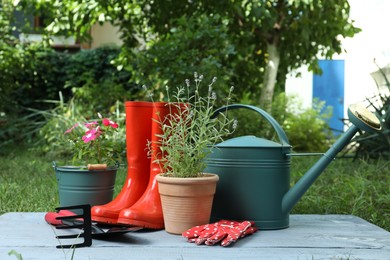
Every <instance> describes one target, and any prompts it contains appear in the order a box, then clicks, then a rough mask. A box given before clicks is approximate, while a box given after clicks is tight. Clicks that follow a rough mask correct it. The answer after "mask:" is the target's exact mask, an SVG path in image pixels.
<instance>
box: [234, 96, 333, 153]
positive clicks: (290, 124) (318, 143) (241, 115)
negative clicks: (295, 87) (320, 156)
mask: <svg viewBox="0 0 390 260" xmlns="http://www.w3.org/2000/svg"><path fill="white" fill-rule="evenodd" d="M240 102H241V103H244V104H251V105H254V106H256V104H253V103H252V102H251V100H250V99H245V98H244V99H242V100H241V101H240ZM229 114H230V117H235V118H237V119H238V126H237V129H236V131H235V133H234V134H233V136H232V137H235V136H241V135H255V136H258V137H262V138H265V139H270V140H273V141H275V142H277V143H280V140H279V138H278V136H277V134H276V132H275V130H274V129H273V128H272V126H271V124H270V123H269V122H268V121H266V120H265V119H264V118H263V117H262V116H261V115H259V114H258V113H256V112H254V111H250V110H246V109H239V110H236V111H231V112H229ZM270 114H271V116H272V117H273V118H275V120H276V121H277V122H278V123H279V124H280V125H281V127H282V128H283V130H284V131H285V132H286V135H287V137H288V139H289V143H290V145H292V149H293V151H294V152H325V151H326V150H327V149H328V148H329V147H330V144H332V143H333V140H334V136H333V134H332V131H331V130H330V127H329V125H328V123H327V120H328V119H329V118H330V117H331V115H332V111H331V109H330V107H325V103H324V102H320V101H318V100H314V101H313V107H312V108H304V107H303V106H302V104H301V102H300V100H299V98H298V97H295V96H289V97H286V95H285V94H284V93H281V94H279V95H278V96H277V97H276V98H275V101H274V103H273V105H272V112H271V113H270Z"/></svg>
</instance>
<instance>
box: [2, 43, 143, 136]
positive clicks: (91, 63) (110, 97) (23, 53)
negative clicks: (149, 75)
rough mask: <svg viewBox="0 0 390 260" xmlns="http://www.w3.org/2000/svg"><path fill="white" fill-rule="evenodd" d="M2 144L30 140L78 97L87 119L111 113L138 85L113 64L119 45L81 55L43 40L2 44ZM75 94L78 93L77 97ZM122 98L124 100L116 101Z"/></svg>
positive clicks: (76, 100)
mask: <svg viewBox="0 0 390 260" xmlns="http://www.w3.org/2000/svg"><path fill="white" fill-rule="evenodd" d="M0 46H2V47H3V49H2V51H0V58H1V59H2V60H4V62H2V63H1V64H0V89H1V90H2V91H1V94H0V95H1V96H0V97H1V100H2V102H0V142H1V143H3V142H5V141H7V142H9V141H11V140H14V141H17V140H21V141H22V140H23V141H31V140H32V138H33V137H35V133H36V131H37V130H38V129H39V128H40V127H41V126H42V125H44V124H45V120H46V117H45V116H44V114H45V113H50V112H49V111H50V110H51V109H54V110H56V104H57V101H56V100H58V99H59V95H61V99H63V100H62V101H61V102H65V103H66V102H67V101H69V100H71V99H72V98H74V102H77V103H80V105H81V106H80V107H79V110H80V113H83V114H85V115H86V116H87V117H92V116H94V115H96V112H101V113H104V114H108V113H112V112H113V111H114V110H115V109H116V105H117V104H119V106H121V105H123V101H125V100H130V99H132V98H133V96H135V95H136V93H137V92H138V90H139V88H138V86H137V85H135V84H133V83H131V81H130V79H131V75H130V74H129V72H127V71H118V70H117V69H116V67H115V66H114V65H113V64H112V63H111V61H112V60H113V59H115V58H116V57H117V56H118V54H119V51H120V50H119V49H118V48H114V47H105V48H99V49H93V50H83V51H80V52H78V53H76V54H69V53H60V52H56V51H54V50H52V49H49V48H46V47H45V46H44V45H42V44H28V45H23V44H19V43H16V44H14V45H13V46H11V45H0ZM73 96H74V97H73ZM117 101H119V103H117Z"/></svg>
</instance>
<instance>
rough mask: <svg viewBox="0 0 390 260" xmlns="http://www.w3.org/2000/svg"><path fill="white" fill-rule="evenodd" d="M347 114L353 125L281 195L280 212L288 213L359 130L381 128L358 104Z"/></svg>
mask: <svg viewBox="0 0 390 260" xmlns="http://www.w3.org/2000/svg"><path fill="white" fill-rule="evenodd" d="M348 116H349V119H350V121H351V122H352V123H353V125H352V126H351V127H350V128H349V129H348V130H347V131H346V132H345V133H344V134H343V135H342V136H341V137H340V138H339V139H338V140H337V141H336V143H334V144H333V146H332V147H331V148H330V149H329V150H328V151H327V152H326V153H325V154H324V155H323V156H322V157H321V158H320V160H318V161H317V162H316V163H315V164H314V165H313V166H312V167H311V168H310V169H309V170H308V171H307V172H306V173H305V174H304V175H303V176H302V178H301V179H300V180H299V181H298V182H297V183H296V184H295V185H294V186H293V187H292V188H291V189H289V191H288V192H287V193H286V194H285V195H284V196H283V199H282V212H283V213H288V212H289V211H290V210H291V209H292V208H293V207H294V205H295V204H296V203H297V202H298V201H299V199H300V198H301V197H302V196H303V194H304V193H305V192H306V191H307V190H308V189H309V187H310V186H311V185H312V184H313V182H314V181H315V180H316V179H317V178H318V177H319V176H320V175H321V173H322V172H323V171H324V170H325V168H326V167H327V166H328V165H329V163H331V162H332V161H333V159H334V158H335V157H336V155H337V154H338V153H339V152H340V151H341V150H342V149H343V148H344V147H345V146H346V145H348V143H349V142H350V140H351V139H352V138H353V136H354V135H355V134H356V133H357V132H358V131H359V129H361V130H364V131H371V132H372V131H379V130H381V125H380V121H379V120H378V118H377V117H376V116H375V115H374V114H372V113H371V112H369V111H368V110H366V109H365V108H364V107H361V106H359V105H351V106H350V107H349V108H348Z"/></svg>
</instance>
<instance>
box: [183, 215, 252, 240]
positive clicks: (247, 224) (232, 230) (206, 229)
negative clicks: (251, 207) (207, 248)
mask: <svg viewBox="0 0 390 260" xmlns="http://www.w3.org/2000/svg"><path fill="white" fill-rule="evenodd" d="M256 231H257V228H256V227H255V226H254V222H253V221H243V222H237V221H228V220H220V221H218V222H216V223H213V224H206V225H202V226H196V227H193V228H190V229H188V230H187V231H185V232H183V234H182V235H183V237H186V238H187V239H188V242H192V243H195V244H197V245H200V244H203V243H205V244H206V245H215V244H216V243H218V242H220V241H221V245H222V246H228V245H230V244H231V243H233V242H236V241H237V240H238V239H239V238H241V237H244V236H246V235H250V234H253V233H254V232H256Z"/></svg>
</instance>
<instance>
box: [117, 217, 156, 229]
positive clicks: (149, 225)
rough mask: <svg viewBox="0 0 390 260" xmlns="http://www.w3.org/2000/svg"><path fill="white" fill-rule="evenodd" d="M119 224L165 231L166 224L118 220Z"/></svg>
mask: <svg viewBox="0 0 390 260" xmlns="http://www.w3.org/2000/svg"><path fill="white" fill-rule="evenodd" d="M117 224H122V225H132V226H138V227H144V228H149V229H164V224H156V223H150V222H146V221H140V220H133V219H118V221H117Z"/></svg>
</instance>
